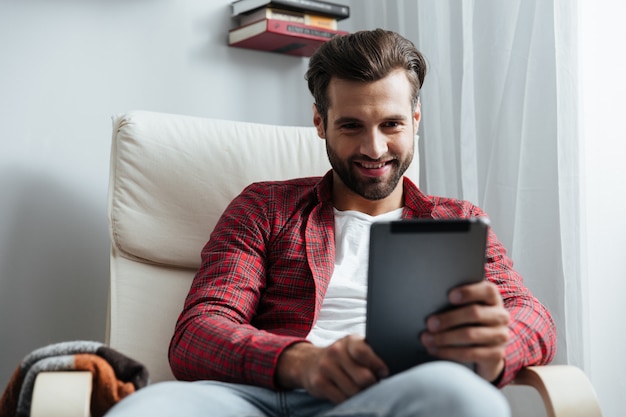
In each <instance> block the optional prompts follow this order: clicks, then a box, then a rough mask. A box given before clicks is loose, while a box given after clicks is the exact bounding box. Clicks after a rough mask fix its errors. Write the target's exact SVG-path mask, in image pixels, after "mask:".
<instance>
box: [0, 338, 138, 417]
mask: <svg viewBox="0 0 626 417" xmlns="http://www.w3.org/2000/svg"><path fill="white" fill-rule="evenodd" d="M50 371H88V372H91V374H92V376H93V383H92V386H93V388H92V394H91V415H92V417H101V416H103V415H104V414H105V413H106V412H107V411H108V410H109V409H110V408H111V407H112V406H113V405H114V404H115V403H117V402H118V401H120V400H121V399H122V398H124V397H126V396H128V395H130V394H132V393H133V392H135V391H136V390H138V389H140V388H143V387H145V386H146V385H147V384H148V383H149V378H148V371H147V369H146V368H145V366H143V365H142V364H141V363H139V362H137V361H135V360H133V359H131V358H129V357H127V356H125V355H123V354H121V353H120V352H117V351H116V350H114V349H111V348H109V347H107V346H104V344H102V343H100V342H91V341H73V342H63V343H58V344H54V345H49V346H45V347H43V348H40V349H37V350H35V351H33V352H32V353H30V354H29V355H27V356H26V357H25V358H24V359H23V360H22V362H20V364H19V365H18V367H17V368H16V369H15V371H14V372H13V375H12V376H11V379H10V380H9V383H8V384H7V386H6V388H5V390H4V393H3V394H2V397H1V398H0V417H14V416H16V417H28V416H29V415H30V405H31V401H32V395H33V388H34V385H35V379H36V378H37V375H38V374H39V372H50Z"/></svg>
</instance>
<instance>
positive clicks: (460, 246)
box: [365, 217, 489, 375]
mask: <svg viewBox="0 0 626 417" xmlns="http://www.w3.org/2000/svg"><path fill="white" fill-rule="evenodd" d="M488 229H489V222H488V220H487V219H485V218H482V217H481V218H469V219H454V220H413V219H412V220H397V221H388V222H377V223H374V224H372V226H371V230H370V248H369V267H368V291H367V322H366V328H365V332H366V336H365V338H366V341H367V342H368V343H369V344H370V346H372V348H373V349H374V351H375V352H376V354H377V355H378V356H380V357H381V359H383V360H384V361H385V363H386V364H387V366H388V367H389V371H390V374H391V375H393V374H395V373H398V372H401V371H403V370H406V369H408V368H410V367H413V366H415V365H418V364H420V363H423V362H428V361H432V360H435V359H436V358H434V357H432V356H431V355H429V354H428V352H427V351H426V349H425V348H424V346H422V344H421V343H420V339H419V335H420V333H421V332H422V331H423V330H425V328H426V325H425V321H426V318H427V317H428V316H429V315H431V314H432V313H435V312H438V311H442V310H445V309H446V308H449V306H450V305H449V303H448V299H447V296H448V293H449V291H450V289H452V288H454V287H456V286H459V285H462V284H469V283H472V282H477V281H480V280H482V279H484V275H485V267H484V265H485V250H486V245H487V233H488ZM468 366H471V364H468Z"/></svg>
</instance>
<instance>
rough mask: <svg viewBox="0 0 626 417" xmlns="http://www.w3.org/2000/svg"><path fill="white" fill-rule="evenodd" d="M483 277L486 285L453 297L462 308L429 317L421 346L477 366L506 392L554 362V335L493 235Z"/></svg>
mask: <svg viewBox="0 0 626 417" xmlns="http://www.w3.org/2000/svg"><path fill="white" fill-rule="evenodd" d="M485 272H486V278H487V280H486V281H484V282H482V283H479V284H474V285H468V286H465V287H459V288H457V289H456V290H454V291H451V292H450V302H451V303H452V304H454V305H457V306H459V307H458V308H456V309H454V310H451V311H449V312H446V313H442V314H438V315H434V316H431V317H430V318H429V320H428V321H427V325H428V329H429V331H428V332H425V333H424V334H423V335H422V343H424V345H425V346H427V347H428V348H429V350H430V352H431V353H432V354H433V355H435V356H438V357H441V358H444V359H451V360H457V361H461V362H475V363H476V364H477V372H478V373H479V374H480V375H481V376H483V377H484V378H485V379H487V380H489V381H491V382H494V383H496V384H497V385H498V386H504V385H506V384H508V383H509V382H510V381H511V380H512V379H513V378H514V377H515V375H516V374H517V372H518V371H519V370H520V369H521V368H522V367H524V366H528V365H541V364H546V363H549V362H550V361H551V360H552V358H553V357H554V354H555V352H556V346H555V344H556V331H555V327H554V322H553V320H552V317H551V315H550V313H549V312H548V311H547V309H546V308H545V307H544V306H543V305H541V303H539V301H537V299H536V298H535V297H533V295H532V294H531V293H530V291H529V290H528V289H527V288H526V287H525V286H524V284H523V282H522V278H521V276H520V275H519V274H518V273H517V272H516V271H515V270H514V269H513V266H512V262H511V260H510V259H509V258H508V257H507V256H506V252H505V250H504V248H503V246H502V244H501V243H500V242H499V241H498V239H497V238H496V236H495V234H493V232H490V235H489V246H488V250H487V262H486V266H485Z"/></svg>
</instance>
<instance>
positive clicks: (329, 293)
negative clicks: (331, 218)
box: [307, 208, 402, 346]
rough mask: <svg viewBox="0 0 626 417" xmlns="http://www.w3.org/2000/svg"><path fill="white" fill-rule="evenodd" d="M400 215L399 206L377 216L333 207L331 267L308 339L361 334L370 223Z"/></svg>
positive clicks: (328, 340)
mask: <svg viewBox="0 0 626 417" xmlns="http://www.w3.org/2000/svg"><path fill="white" fill-rule="evenodd" d="M401 217H402V208H399V209H396V210H393V211H390V212H388V213H384V214H381V215H378V216H370V215H367V214H365V213H361V212H358V211H352V210H346V211H339V210H337V209H335V270H334V271H333V276H332V277H331V279H330V283H329V284H328V289H327V290H326V296H325V297H324V302H323V303H322V309H321V311H320V314H319V317H318V318H317V322H316V323H315V325H314V326H313V328H312V329H311V332H310V333H309V335H308V336H307V339H308V340H309V341H310V342H311V343H313V344H314V345H316V346H328V345H330V344H332V343H333V342H335V341H336V340H339V339H341V338H342V337H344V336H347V335H349V334H358V335H361V336H365V311H366V304H367V260H368V252H369V239H370V233H369V232H370V226H371V224H372V223H373V222H376V221H381V220H398V219H400V218H401Z"/></svg>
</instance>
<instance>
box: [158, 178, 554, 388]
mask: <svg viewBox="0 0 626 417" xmlns="http://www.w3.org/2000/svg"><path fill="white" fill-rule="evenodd" d="M331 190H332V172H329V173H327V174H326V176H325V177H323V178H322V179H321V180H320V178H319V177H315V178H301V179H295V180H289V181H281V182H263V183H255V184H252V185H250V186H249V187H247V188H246V189H245V190H244V191H243V192H242V193H241V194H240V195H239V196H238V197H236V198H235V199H234V200H233V201H232V202H231V204H230V205H229V206H228V208H227V209H226V210H225V212H224V214H223V215H222V217H221V219H220V220H219V222H218V223H217V225H216V227H215V230H214V231H213V233H212V234H211V237H210V240H209V242H208V243H207V244H206V246H205V247H204V249H203V250H202V265H201V266H200V269H199V270H198V272H197V274H196V276H195V278H194V280H193V283H192V285H191V288H190V290H189V294H188V296H187V299H186V301H185V305H184V308H183V311H182V313H181V314H180V317H179V318H178V322H177V324H176V329H175V333H174V336H173V338H172V341H171V343H170V350H169V360H170V366H171V368H172V371H173V373H174V375H175V376H176V377H177V378H178V379H182V380H201V379H217V380H222V381H230V382H238V383H245V384H251V385H260V386H266V387H273V388H276V386H275V370H276V364H277V361H278V357H279V356H280V354H281V353H282V352H283V350H284V349H285V348H287V347H288V346H290V345H291V344H293V343H296V342H303V341H306V339H305V338H306V336H307V335H308V333H309V331H310V329H311V327H312V326H313V324H314V323H315V321H316V319H317V316H318V314H319V311H320V308H321V306H322V300H323V298H324V294H325V292H326V288H327V286H328V282H329V280H330V278H331V275H332V273H333V268H334V257H335V247H334V241H335V239H334V215H333V204H332V201H331ZM404 203H405V208H404V212H403V217H404V218H419V217H421V218H434V219H446V218H455V217H476V216H485V213H484V212H483V211H482V210H481V209H480V208H478V207H476V206H474V205H472V204H470V203H469V202H466V201H460V200H454V199H448V198H440V197H433V196H427V195H424V194H423V193H422V192H421V191H420V190H419V189H418V188H417V187H416V186H415V185H414V184H413V183H412V182H411V181H410V180H409V179H407V178H406V177H405V178H404ZM485 270H486V276H487V279H489V280H491V281H493V282H495V283H496V284H497V285H498V286H499V288H500V293H501V294H502V297H503V299H504V304H505V306H506V308H507V309H508V311H509V312H510V316H511V323H510V334H511V338H510V341H509V343H508V346H507V349H506V366H505V370H504V374H503V375H502V378H501V380H500V382H499V385H500V386H503V385H505V384H507V383H508V382H510V381H511V379H512V378H513V377H514V376H515V374H516V373H517V371H518V370H519V369H520V368H522V367H523V366H527V365H538V364H545V363H548V362H549V361H551V360H552V358H553V356H554V353H555V350H556V347H555V340H556V332H555V328H554V323H553V321H552V317H551V316H550V313H549V312H548V311H547V310H546V308H545V307H544V306H543V305H541V304H540V303H539V302H538V301H537V300H536V299H535V298H534V297H533V296H532V295H531V293H530V292H529V291H528V289H527V288H526V287H525V286H524V284H523V282H522V278H521V277H520V275H519V274H518V273H517V272H515V270H513V267H512V262H511V260H510V259H509V258H508V257H507V256H506V253H505V249H504V247H503V246H502V244H501V243H500V242H499V241H498V239H497V238H496V236H495V234H493V232H490V235H489V245H488V251H487V262H486V266H485Z"/></svg>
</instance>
